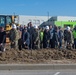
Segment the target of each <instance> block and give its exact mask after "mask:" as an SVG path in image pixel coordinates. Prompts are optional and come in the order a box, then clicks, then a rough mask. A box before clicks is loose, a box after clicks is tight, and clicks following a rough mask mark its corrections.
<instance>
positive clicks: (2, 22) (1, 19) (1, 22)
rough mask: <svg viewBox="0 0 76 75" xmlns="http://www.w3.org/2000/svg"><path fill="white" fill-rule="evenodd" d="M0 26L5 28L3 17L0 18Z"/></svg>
mask: <svg viewBox="0 0 76 75" xmlns="http://www.w3.org/2000/svg"><path fill="white" fill-rule="evenodd" d="M0 26H3V27H5V17H3V16H0Z"/></svg>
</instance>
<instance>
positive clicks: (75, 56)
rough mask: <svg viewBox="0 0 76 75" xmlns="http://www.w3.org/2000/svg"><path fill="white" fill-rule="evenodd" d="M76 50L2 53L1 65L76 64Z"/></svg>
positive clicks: (0, 55)
mask: <svg viewBox="0 0 76 75" xmlns="http://www.w3.org/2000/svg"><path fill="white" fill-rule="evenodd" d="M75 60H76V51H75V50H55V49H43V50H22V51H19V50H13V49H12V50H9V49H8V50H7V51H5V52H3V53H2V52H0V63H1V64H3V63H4V64H5V63H6V64H8V63H11V64H14V63H16V64H21V63H22V64H25V63H27V64H31V63H32V64H34V63H37V64H38V63H49V64H50V63H76V61H75Z"/></svg>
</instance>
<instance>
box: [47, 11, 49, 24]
mask: <svg viewBox="0 0 76 75" xmlns="http://www.w3.org/2000/svg"><path fill="white" fill-rule="evenodd" d="M47 14H48V25H49V12H47Z"/></svg>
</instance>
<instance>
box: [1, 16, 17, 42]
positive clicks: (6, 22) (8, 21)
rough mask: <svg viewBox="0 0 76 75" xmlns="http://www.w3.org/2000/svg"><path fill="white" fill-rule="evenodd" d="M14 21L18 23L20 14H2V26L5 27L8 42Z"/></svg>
mask: <svg viewBox="0 0 76 75" xmlns="http://www.w3.org/2000/svg"><path fill="white" fill-rule="evenodd" d="M12 22H14V23H16V24H17V25H18V15H0V26H1V27H4V28H5V31H6V42H9V36H8V35H9V31H10V30H11V29H12Z"/></svg>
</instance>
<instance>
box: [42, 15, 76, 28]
mask: <svg viewBox="0 0 76 75" xmlns="http://www.w3.org/2000/svg"><path fill="white" fill-rule="evenodd" d="M46 25H57V26H61V27H66V26H70V27H74V26H75V25H76V17H69V16H54V17H51V18H50V19H49V20H48V21H46V22H45V23H44V24H42V25H41V26H46Z"/></svg>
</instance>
